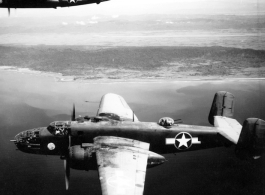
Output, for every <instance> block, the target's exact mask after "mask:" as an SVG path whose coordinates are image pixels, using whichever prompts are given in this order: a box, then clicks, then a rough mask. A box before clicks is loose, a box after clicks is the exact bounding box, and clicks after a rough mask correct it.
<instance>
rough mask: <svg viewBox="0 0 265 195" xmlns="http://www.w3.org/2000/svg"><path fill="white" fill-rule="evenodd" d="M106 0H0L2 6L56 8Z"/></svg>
mask: <svg viewBox="0 0 265 195" xmlns="http://www.w3.org/2000/svg"><path fill="white" fill-rule="evenodd" d="M103 1H106V0H0V7H2V8H56V7H71V6H77V5H85V4H92V3H97V4H99V3H100V2H103Z"/></svg>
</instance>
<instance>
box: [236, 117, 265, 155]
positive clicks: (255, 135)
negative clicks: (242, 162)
mask: <svg viewBox="0 0 265 195" xmlns="http://www.w3.org/2000/svg"><path fill="white" fill-rule="evenodd" d="M264 152H265V121H264V120H261V119H257V118H248V119H246V120H245V121H244V124H243V127H242V130H241V133H240V136H239V140H238V142H237V145H236V149H235V153H236V155H237V157H238V158H240V159H258V158H260V157H261V155H262V154H263V153H264Z"/></svg>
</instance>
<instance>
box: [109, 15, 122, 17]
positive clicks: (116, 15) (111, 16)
mask: <svg viewBox="0 0 265 195" xmlns="http://www.w3.org/2000/svg"><path fill="white" fill-rule="evenodd" d="M111 17H112V18H118V17H120V16H119V15H112V16H111Z"/></svg>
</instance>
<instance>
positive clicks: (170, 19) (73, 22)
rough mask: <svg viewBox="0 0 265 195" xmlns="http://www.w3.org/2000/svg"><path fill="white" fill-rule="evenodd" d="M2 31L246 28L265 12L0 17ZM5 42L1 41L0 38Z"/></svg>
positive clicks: (258, 23) (264, 22)
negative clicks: (257, 13)
mask: <svg viewBox="0 0 265 195" xmlns="http://www.w3.org/2000/svg"><path fill="white" fill-rule="evenodd" d="M0 23H1V26H0V35H1V34H7V33H15V34H17V33H27V34H28V33H92V32H95V33H101V32H113V31H115V32H117V31H122V32H124V31H127V32H128V31H156V30H206V31H211V30H216V29H229V30H232V29H234V30H244V31H251V32H253V31H255V30H256V31H257V29H263V28H265V15H258V16H257V15H250V16H249V15H246V16H235V15H188V16H185V15H137V16H129V15H120V16H118V15H117V16H106V15H97V16H93V15H92V16H82V17H78V16H71V17H70V16H66V17H43V18H38V17H36V18H28V17H17V18H16V17H14V18H10V19H8V20H7V19H6V18H0ZM0 44H1V42H0Z"/></svg>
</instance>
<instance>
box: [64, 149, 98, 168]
mask: <svg viewBox="0 0 265 195" xmlns="http://www.w3.org/2000/svg"><path fill="white" fill-rule="evenodd" d="M92 149H93V148H92V147H81V146H80V145H76V146H72V147H70V149H69V158H70V167H71V168H72V169H78V170H86V171H88V170H89V169H91V166H90V165H91V164H92V163H91V162H92V154H93V152H92Z"/></svg>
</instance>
